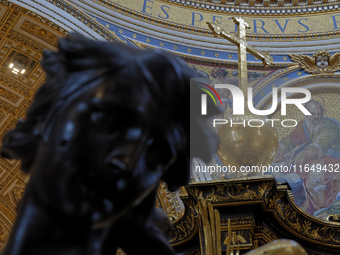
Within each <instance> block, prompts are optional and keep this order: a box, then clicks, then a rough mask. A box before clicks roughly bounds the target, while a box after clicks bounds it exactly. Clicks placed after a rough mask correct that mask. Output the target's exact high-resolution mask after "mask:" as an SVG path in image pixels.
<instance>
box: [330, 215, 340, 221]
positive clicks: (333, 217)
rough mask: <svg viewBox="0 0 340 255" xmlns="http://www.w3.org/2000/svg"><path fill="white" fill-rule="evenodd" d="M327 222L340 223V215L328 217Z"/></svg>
mask: <svg viewBox="0 0 340 255" xmlns="http://www.w3.org/2000/svg"><path fill="white" fill-rule="evenodd" d="M327 220H329V221H334V222H340V215H338V214H330V215H328V216H327Z"/></svg>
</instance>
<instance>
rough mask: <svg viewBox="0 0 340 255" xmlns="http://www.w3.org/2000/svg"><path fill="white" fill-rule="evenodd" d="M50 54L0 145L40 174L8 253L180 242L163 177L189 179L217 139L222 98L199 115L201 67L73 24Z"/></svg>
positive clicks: (129, 248)
mask: <svg viewBox="0 0 340 255" xmlns="http://www.w3.org/2000/svg"><path fill="white" fill-rule="evenodd" d="M42 65H43V67H44V69H45V70H46V73H47V82H46V84H44V85H43V86H42V87H41V89H40V90H39V91H38V93H37V94H36V97H35V100H34V102H33V104H32V106H31V108H30V109H29V111H28V113H27V119H25V120H22V121H19V123H18V124H17V126H16V127H15V128H14V129H13V130H12V131H10V132H9V133H8V134H7V135H6V136H5V138H4V140H3V145H2V150H1V154H2V156H3V157H7V158H17V159H21V160H22V170H23V171H24V172H25V173H27V174H30V175H31V178H30V181H29V183H28V185H27V188H26V191H25V194H24V196H23V199H22V201H21V203H20V205H19V208H18V216H17V219H16V222H15V224H14V227H13V230H12V233H11V235H10V238H9V240H8V243H7V245H6V246H5V248H4V250H3V251H2V255H23V254H25V255H26V254H27V255H47V254H48V255H66V254H67V255H78V254H79V255H87V254H88V255H113V254H115V252H116V249H117V248H118V247H121V248H122V249H123V250H124V251H125V252H126V253H127V254H128V255H130V254H141V253H143V252H144V251H147V253H148V254H149V255H166V254H173V250H172V248H171V247H170V245H169V244H168V242H167V239H166V237H165V236H164V233H163V232H164V231H163V230H162V228H161V227H160V226H162V225H164V224H162V222H163V221H164V217H163V218H162V217H160V216H159V215H158V214H157V213H155V212H156V210H155V205H154V204H155V196H156V189H157V187H158V184H159V182H160V181H161V180H164V181H165V182H167V184H168V186H169V188H170V189H171V190H176V189H177V188H178V187H179V186H181V185H185V184H186V183H187V182H188V181H189V172H190V171H189V170H190V162H191V158H192V157H193V156H197V157H200V158H201V159H203V160H205V161H209V160H210V158H211V157H212V156H213V154H214V153H215V152H216V150H217V147H218V139H217V135H216V134H215V133H213V132H212V131H211V130H212V129H210V128H209V127H208V118H210V116H212V114H214V113H217V109H216V108H214V105H213V103H211V105H208V109H211V111H215V112H211V113H210V114H209V113H208V114H207V115H205V116H202V115H201V114H200V93H198V90H197V93H196V94H195V93H192V95H191V96H192V100H190V94H189V93H191V92H190V91H192V92H195V90H191V89H190V87H191V86H193V85H190V78H192V77H194V76H195V75H196V74H195V72H193V71H192V69H190V68H188V67H187V66H186V64H185V63H184V62H183V61H182V60H180V59H178V58H176V57H173V56H171V55H169V54H167V53H165V52H162V51H141V50H137V49H133V48H130V47H128V46H125V45H121V44H114V43H108V42H99V41H92V40H89V39H86V38H83V37H81V36H79V35H74V34H73V35H70V36H68V37H67V38H63V39H61V40H60V41H59V46H58V51H56V52H46V53H45V55H44V58H43V61H42ZM190 108H191V109H194V111H192V112H191V114H190ZM190 126H192V127H195V130H194V131H195V132H191V131H190ZM189 140H191V141H192V143H191V147H192V148H191V150H189V149H190V142H189ZM165 219H166V218H165Z"/></svg>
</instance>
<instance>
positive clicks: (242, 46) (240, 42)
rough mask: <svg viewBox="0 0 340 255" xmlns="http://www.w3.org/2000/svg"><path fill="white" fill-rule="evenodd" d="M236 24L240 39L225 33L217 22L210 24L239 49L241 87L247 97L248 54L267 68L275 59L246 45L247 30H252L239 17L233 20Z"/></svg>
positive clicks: (216, 31)
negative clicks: (259, 60)
mask: <svg viewBox="0 0 340 255" xmlns="http://www.w3.org/2000/svg"><path fill="white" fill-rule="evenodd" d="M233 20H234V22H235V23H236V24H237V26H238V37H237V36H235V35H233V34H232V33H230V32H228V31H225V30H224V29H223V28H222V26H221V24H219V23H218V22H217V21H214V22H210V23H209V22H208V24H209V26H210V28H211V29H212V30H213V32H214V33H215V34H216V35H222V36H223V37H225V38H226V39H227V40H228V41H230V42H232V43H233V44H235V45H237V48H238V71H239V87H240V89H242V91H243V93H244V95H247V93H246V92H247V88H248V71H247V52H249V53H250V54H252V55H253V56H255V57H256V58H258V59H261V60H262V62H263V64H264V65H265V66H269V65H271V64H273V58H272V57H271V56H270V55H269V54H268V52H266V51H265V52H261V51H259V50H257V49H255V48H254V47H253V46H251V45H249V44H248V43H246V29H247V28H250V27H249V25H248V24H247V23H246V22H245V21H244V19H242V18H240V17H237V18H233Z"/></svg>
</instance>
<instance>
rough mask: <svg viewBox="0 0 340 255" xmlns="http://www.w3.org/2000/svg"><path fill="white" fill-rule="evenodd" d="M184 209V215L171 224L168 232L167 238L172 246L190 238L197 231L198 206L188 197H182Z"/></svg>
mask: <svg viewBox="0 0 340 255" xmlns="http://www.w3.org/2000/svg"><path fill="white" fill-rule="evenodd" d="M182 200H183V203H184V206H185V210H184V215H183V216H182V218H180V219H179V220H178V221H176V222H175V223H174V224H173V228H172V229H171V230H170V231H169V233H168V240H169V242H170V243H171V245H172V246H178V245H180V244H182V243H184V242H187V241H188V240H190V239H191V238H192V237H193V236H194V235H195V234H196V233H197V231H198V218H197V215H198V208H196V205H195V203H193V201H192V200H190V199H189V198H188V197H182Z"/></svg>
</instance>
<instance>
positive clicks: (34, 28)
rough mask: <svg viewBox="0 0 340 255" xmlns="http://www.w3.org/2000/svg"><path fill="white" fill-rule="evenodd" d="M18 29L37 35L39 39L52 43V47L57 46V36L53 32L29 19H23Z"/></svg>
mask: <svg viewBox="0 0 340 255" xmlns="http://www.w3.org/2000/svg"><path fill="white" fill-rule="evenodd" d="M20 29H22V30H24V31H26V32H27V33H30V34H31V35H34V36H36V37H38V38H39V39H41V40H43V41H45V42H47V43H49V44H51V45H53V46H54V47H56V46H57V43H58V38H57V36H56V35H55V34H53V33H51V32H49V31H47V30H46V29H43V28H41V27H39V26H38V25H36V24H34V23H32V22H30V21H29V20H25V21H24V22H23V23H22V25H21V26H20Z"/></svg>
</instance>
